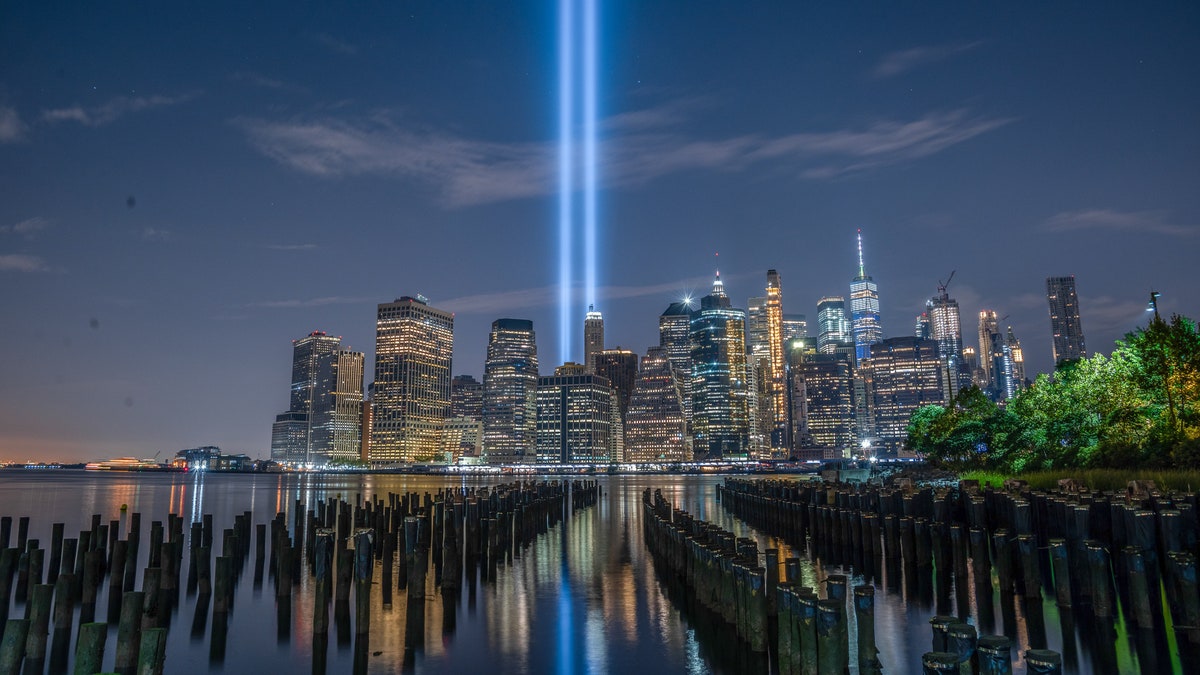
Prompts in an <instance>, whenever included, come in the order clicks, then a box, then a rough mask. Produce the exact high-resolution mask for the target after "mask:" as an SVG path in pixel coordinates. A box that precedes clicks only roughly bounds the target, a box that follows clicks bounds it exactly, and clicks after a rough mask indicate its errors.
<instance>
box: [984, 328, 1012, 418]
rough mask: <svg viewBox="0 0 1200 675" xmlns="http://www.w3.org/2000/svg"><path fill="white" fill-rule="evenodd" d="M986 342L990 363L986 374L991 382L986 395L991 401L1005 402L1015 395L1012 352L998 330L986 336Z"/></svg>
mask: <svg viewBox="0 0 1200 675" xmlns="http://www.w3.org/2000/svg"><path fill="white" fill-rule="evenodd" d="M988 342H989V345H988V361H990V362H991V366H990V367H989V368H988V372H990V373H991V380H990V381H989V382H988V389H987V394H988V396H990V397H991V399H992V400H993V401H1007V400H1008V399H1010V398H1012V397H1013V396H1016V394H1017V385H1016V380H1015V379H1014V377H1013V358H1012V350H1011V349H1010V348H1009V346H1008V340H1006V339H1005V337H1004V336H1003V335H1001V334H1000V331H999V330H997V331H996V332H994V333H992V334H991V335H989V336H988Z"/></svg>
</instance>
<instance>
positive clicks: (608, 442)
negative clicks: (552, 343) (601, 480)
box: [537, 363, 616, 464]
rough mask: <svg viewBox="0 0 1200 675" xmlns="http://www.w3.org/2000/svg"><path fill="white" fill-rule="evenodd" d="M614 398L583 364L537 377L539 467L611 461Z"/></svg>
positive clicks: (564, 366) (559, 368) (613, 444)
mask: <svg viewBox="0 0 1200 675" xmlns="http://www.w3.org/2000/svg"><path fill="white" fill-rule="evenodd" d="M613 398H614V397H613V390H612V387H611V386H609V383H608V379H607V378H605V377H602V376H600V375H596V374H595V373H593V372H590V371H589V369H588V368H587V367H586V366H584V365H582V364H578V363H564V364H563V365H561V366H559V367H558V368H555V369H554V375H547V376H542V377H540V378H538V390H537V459H538V462H541V463H555V464H557V463H573V464H574V463H582V464H593V463H607V462H611V461H613V460H614V458H613V453H614V451H615V445H616V443H615V439H614V437H613V418H614V412H613V408H614V407H615V403H614V401H613Z"/></svg>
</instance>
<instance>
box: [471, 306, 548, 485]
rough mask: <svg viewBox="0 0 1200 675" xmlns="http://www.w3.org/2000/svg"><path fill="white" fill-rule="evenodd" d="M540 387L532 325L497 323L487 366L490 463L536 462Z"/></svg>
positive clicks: (485, 398)
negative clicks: (538, 388)
mask: <svg viewBox="0 0 1200 675" xmlns="http://www.w3.org/2000/svg"><path fill="white" fill-rule="evenodd" d="M537 387H538V358H537V340H536V337H535V335H534V332H533V322H532V321H529V320H527V319H497V320H496V321H493V322H492V332H491V334H490V335H489V336H488V348H487V361H486V362H485V363H484V366H483V412H482V414H483V447H484V450H485V452H486V453H487V458H488V461H489V462H499V463H511V462H523V461H533V459H534V455H535V453H536V448H537Z"/></svg>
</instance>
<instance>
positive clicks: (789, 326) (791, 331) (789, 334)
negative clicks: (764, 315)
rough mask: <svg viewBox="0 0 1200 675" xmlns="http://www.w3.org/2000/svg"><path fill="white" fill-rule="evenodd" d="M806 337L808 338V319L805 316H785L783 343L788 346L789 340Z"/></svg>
mask: <svg viewBox="0 0 1200 675" xmlns="http://www.w3.org/2000/svg"><path fill="white" fill-rule="evenodd" d="M806 337H808V317H806V316H805V315H803V314H784V315H783V343H784V344H785V345H786V344H787V341H788V340H793V339H795V338H806ZM785 358H786V356H785Z"/></svg>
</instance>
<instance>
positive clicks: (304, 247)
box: [266, 244, 317, 251]
mask: <svg viewBox="0 0 1200 675" xmlns="http://www.w3.org/2000/svg"><path fill="white" fill-rule="evenodd" d="M266 248H269V249H271V250H272V251H312V250H315V249H316V248H317V245H316V244H267V246H266Z"/></svg>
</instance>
